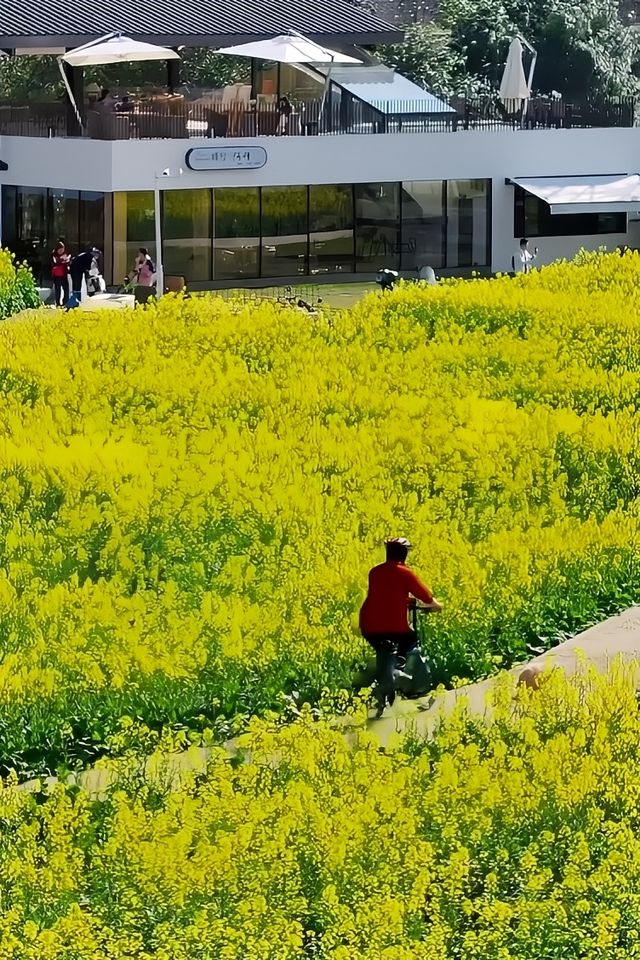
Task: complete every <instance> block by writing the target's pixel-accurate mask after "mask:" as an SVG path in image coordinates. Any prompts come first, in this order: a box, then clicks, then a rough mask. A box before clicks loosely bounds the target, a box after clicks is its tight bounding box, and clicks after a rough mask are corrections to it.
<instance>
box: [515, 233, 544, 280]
mask: <svg viewBox="0 0 640 960" xmlns="http://www.w3.org/2000/svg"><path fill="white" fill-rule="evenodd" d="M537 256H538V248H537V247H534V250H533V253H532V252H531V250H529V241H528V240H527V238H526V237H523V238H522V240H521V241H520V246H519V248H518V251H517V252H516V253H514V255H513V256H512V257H511V267H512V269H513V272H514V273H531V270H532V269H533V261H534V260H535V258H536V257H537Z"/></svg>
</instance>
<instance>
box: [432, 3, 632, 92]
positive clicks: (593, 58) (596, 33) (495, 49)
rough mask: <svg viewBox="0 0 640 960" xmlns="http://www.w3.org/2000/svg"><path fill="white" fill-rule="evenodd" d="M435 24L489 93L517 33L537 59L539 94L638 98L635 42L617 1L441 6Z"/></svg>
mask: <svg viewBox="0 0 640 960" xmlns="http://www.w3.org/2000/svg"><path fill="white" fill-rule="evenodd" d="M439 22H440V23H442V25H443V26H444V27H445V28H446V29H448V30H449V31H450V33H451V38H452V45H453V47H454V48H455V49H457V50H458V51H459V52H460V53H461V54H462V56H463V57H464V58H465V60H466V62H467V68H468V70H469V72H470V73H472V74H475V75H477V76H481V77H484V78H486V79H487V80H488V81H489V82H490V83H491V84H492V85H493V86H497V85H498V84H499V82H500V76H501V74H502V69H503V66H504V63H505V59H506V55H507V50H508V46H509V42H510V41H511V38H512V37H513V36H514V35H515V34H516V33H521V34H522V35H523V36H524V37H525V38H526V39H527V40H528V41H529V42H530V43H531V44H532V45H533V46H534V47H535V48H536V49H537V51H538V63H537V66H536V75H535V78H534V86H535V88H536V89H537V90H539V91H540V92H543V93H550V92H551V91H552V90H557V91H559V92H560V93H562V94H564V95H566V96H584V95H585V94H587V93H592V92H595V93H602V94H609V95H613V94H629V93H634V92H636V91H637V88H638V85H637V80H636V77H635V75H634V72H633V68H634V64H635V63H636V61H637V60H638V55H639V45H638V39H637V35H636V33H635V31H633V30H630V29H629V28H628V27H627V26H626V25H625V24H623V22H622V20H621V19H620V16H619V10H618V3H617V0H579V2H576V0H480V2H478V0H442V2H441V7H440V13H439Z"/></svg>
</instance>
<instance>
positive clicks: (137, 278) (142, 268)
mask: <svg viewBox="0 0 640 960" xmlns="http://www.w3.org/2000/svg"><path fill="white" fill-rule="evenodd" d="M155 275H156V265H155V263H154V262H153V260H152V259H151V255H150V253H149V251H148V250H147V248H146V247H140V249H139V250H138V253H137V256H136V259H135V260H134V261H133V270H132V271H131V274H130V275H129V276H130V278H131V279H132V280H134V282H135V283H136V284H137V285H138V286H139V287H152V286H153V283H154V280H155Z"/></svg>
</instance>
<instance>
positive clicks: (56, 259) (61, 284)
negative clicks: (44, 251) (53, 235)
mask: <svg viewBox="0 0 640 960" xmlns="http://www.w3.org/2000/svg"><path fill="white" fill-rule="evenodd" d="M70 262H71V256H70V254H68V253H67V248H66V247H65V245H64V243H63V242H62V240H58V241H57V243H56V245H55V247H54V248H53V250H52V251H51V279H52V280H53V292H54V296H55V302H56V307H64V305H65V304H66V302H67V300H68V299H69V264H70Z"/></svg>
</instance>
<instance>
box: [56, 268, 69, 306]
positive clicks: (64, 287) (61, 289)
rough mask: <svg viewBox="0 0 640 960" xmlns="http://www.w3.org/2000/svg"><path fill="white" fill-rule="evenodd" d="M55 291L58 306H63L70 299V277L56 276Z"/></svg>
mask: <svg viewBox="0 0 640 960" xmlns="http://www.w3.org/2000/svg"><path fill="white" fill-rule="evenodd" d="M53 292H54V294H55V298H56V307H63V306H64V305H65V303H66V302H67V300H68V299H69V277H68V276H65V277H54V278H53Z"/></svg>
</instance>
